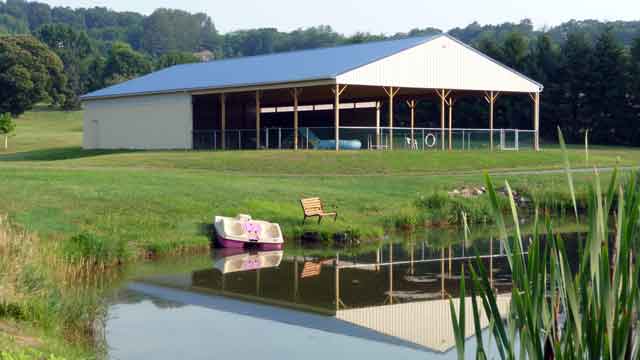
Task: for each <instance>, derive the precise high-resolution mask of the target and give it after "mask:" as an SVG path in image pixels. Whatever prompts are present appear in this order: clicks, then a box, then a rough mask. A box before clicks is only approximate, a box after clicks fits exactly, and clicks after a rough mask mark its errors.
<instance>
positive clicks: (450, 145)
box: [448, 97, 454, 151]
mask: <svg viewBox="0 0 640 360" xmlns="http://www.w3.org/2000/svg"><path fill="white" fill-rule="evenodd" d="M453 104H454V100H453V97H450V98H449V102H448V105H449V151H451V150H452V149H453V139H452V128H453Z"/></svg>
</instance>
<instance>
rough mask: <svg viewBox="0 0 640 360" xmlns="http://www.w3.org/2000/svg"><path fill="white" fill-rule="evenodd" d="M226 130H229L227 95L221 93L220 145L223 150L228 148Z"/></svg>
mask: <svg viewBox="0 0 640 360" xmlns="http://www.w3.org/2000/svg"><path fill="white" fill-rule="evenodd" d="M226 131H227V95H226V94H220V134H221V138H220V146H221V147H222V150H224V149H225V148H226V143H227V141H226V139H225V138H226Z"/></svg>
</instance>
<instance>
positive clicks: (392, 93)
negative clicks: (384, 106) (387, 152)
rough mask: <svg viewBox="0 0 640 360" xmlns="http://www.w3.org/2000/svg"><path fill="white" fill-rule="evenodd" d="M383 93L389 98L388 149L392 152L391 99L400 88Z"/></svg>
mask: <svg viewBox="0 0 640 360" xmlns="http://www.w3.org/2000/svg"><path fill="white" fill-rule="evenodd" d="M383 89H384V92H386V93H387V95H388V96H389V149H391V150H393V98H394V97H395V96H396V94H398V91H400V88H394V87H393V86H390V87H389V90H387V88H384V87H383Z"/></svg>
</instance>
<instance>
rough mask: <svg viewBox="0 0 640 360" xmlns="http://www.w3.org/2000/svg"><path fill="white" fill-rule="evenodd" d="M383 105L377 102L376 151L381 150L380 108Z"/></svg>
mask: <svg viewBox="0 0 640 360" xmlns="http://www.w3.org/2000/svg"><path fill="white" fill-rule="evenodd" d="M381 107H382V104H380V101H376V149H380V108H381Z"/></svg>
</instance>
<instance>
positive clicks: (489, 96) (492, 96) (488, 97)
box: [484, 91, 500, 150]
mask: <svg viewBox="0 0 640 360" xmlns="http://www.w3.org/2000/svg"><path fill="white" fill-rule="evenodd" d="M498 95H500V93H499V92H495V91H490V92H485V96H484V100H485V101H486V102H487V103H488V104H489V150H493V114H494V110H493V108H494V105H495V103H496V99H497V98H498Z"/></svg>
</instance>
